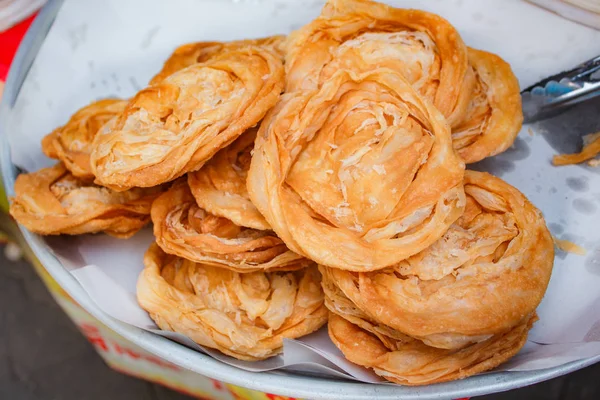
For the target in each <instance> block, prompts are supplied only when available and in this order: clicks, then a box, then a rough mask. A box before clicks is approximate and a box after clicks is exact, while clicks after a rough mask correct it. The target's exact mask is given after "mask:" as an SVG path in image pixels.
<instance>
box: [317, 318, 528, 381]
mask: <svg viewBox="0 0 600 400" xmlns="http://www.w3.org/2000/svg"><path fill="white" fill-rule="evenodd" d="M536 319H537V317H536V316H532V317H531V316H529V317H527V318H525V319H524V320H523V322H521V323H519V324H518V325H517V326H515V327H514V328H512V329H511V330H509V331H508V332H506V333H503V334H499V335H494V336H492V337H491V338H489V339H487V340H484V341H482V342H479V343H476V344H472V345H470V346H467V347H464V348H461V349H459V350H444V349H438V348H435V347H429V346H427V345H425V344H423V342H421V341H419V340H415V339H400V340H397V339H393V338H388V340H386V342H383V341H381V340H380V339H379V338H378V337H377V336H375V335H373V334H371V333H370V332H369V329H368V325H367V328H365V327H359V326H357V325H354V324H353V323H351V322H349V321H347V320H346V319H344V318H342V317H340V316H338V315H336V314H333V313H331V315H330V317H329V324H328V328H329V336H330V337H331V340H332V341H333V342H334V343H335V345H336V346H337V347H338V348H339V349H340V350H341V351H342V353H344V356H345V357H346V358H347V359H348V360H350V361H352V362H354V363H355V364H358V365H362V366H365V367H368V368H372V369H373V370H374V371H375V373H376V374H378V375H380V376H382V377H384V378H385V379H387V380H389V381H392V382H395V383H399V384H401V385H409V386H416V385H428V384H432V383H439V382H446V381H450V380H455V379H464V378H466V377H468V376H471V375H474V374H477V373H480V372H484V371H488V370H490V369H492V368H494V367H497V366H498V365H500V364H501V363H503V362H504V361H506V360H508V359H509V358H511V357H512V356H514V355H515V354H517V352H518V351H519V350H520V349H521V348H522V347H523V345H524V344H525V342H526V341H527V332H528V331H529V329H531V326H532V325H533V323H534V322H535V320H536ZM384 343H385V344H384Z"/></svg>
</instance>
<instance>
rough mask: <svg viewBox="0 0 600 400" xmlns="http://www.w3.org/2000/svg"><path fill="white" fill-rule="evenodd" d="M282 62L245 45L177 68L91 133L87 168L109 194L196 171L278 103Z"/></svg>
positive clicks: (146, 185) (141, 92) (274, 56)
mask: <svg viewBox="0 0 600 400" xmlns="http://www.w3.org/2000/svg"><path fill="white" fill-rule="evenodd" d="M283 78H284V75H283V65H282V62H281V59H280V57H279V56H278V55H277V54H275V53H273V52H272V51H270V50H267V49H265V48H262V47H257V46H246V47H240V48H235V49H233V50H228V51H223V52H221V53H220V54H219V55H218V56H216V57H215V58H212V59H211V60H209V61H207V62H204V63H197V64H193V65H191V66H189V67H187V68H184V69H182V70H179V71H177V72H175V73H174V74H172V75H169V76H168V77H167V78H165V79H164V80H162V81H161V82H159V83H157V84H155V85H151V86H149V87H147V88H146V89H143V90H142V91H140V92H138V93H137V95H136V96H135V97H134V98H133V99H131V100H130V102H129V103H128V104H127V107H126V108H125V111H124V112H123V113H121V114H120V115H119V116H118V117H117V118H116V119H115V120H112V121H111V123H110V124H107V125H105V128H106V129H102V130H101V132H99V134H98V135H97V136H96V139H95V141H94V150H93V152H92V155H91V166H92V171H93V173H94V175H95V176H96V181H97V183H99V184H101V185H103V186H106V187H110V188H112V189H114V190H125V189H128V188H131V187H150V186H155V185H158V184H161V183H163V182H168V181H171V180H173V179H175V178H177V177H179V176H181V175H184V174H185V173H186V172H190V171H195V170H197V169H199V168H200V167H201V166H202V165H203V164H204V163H205V162H206V161H208V160H209V159H210V158H211V157H212V156H213V155H214V154H215V153H217V151H219V150H220V149H221V148H224V147H226V146H227V145H229V144H230V143H231V142H233V141H234V140H235V139H236V138H237V137H238V136H240V135H241V134H242V133H243V132H245V131H246V130H247V129H249V128H250V127H252V126H254V125H256V124H257V123H258V122H259V121H260V120H261V119H262V118H263V116H264V115H265V113H266V112H267V111H268V110H269V109H270V108H271V107H272V106H273V105H274V104H275V103H276V102H277V100H278V98H279V96H280V94H281V91H282V88H283V80H284V79H283Z"/></svg>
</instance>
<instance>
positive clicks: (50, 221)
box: [10, 164, 161, 238]
mask: <svg viewBox="0 0 600 400" xmlns="http://www.w3.org/2000/svg"><path fill="white" fill-rule="evenodd" d="M160 192H161V188H150V189H132V190H128V191H125V192H114V191H112V190H110V189H107V188H104V187H100V186H97V185H94V184H92V183H89V182H86V181H82V180H81V179H79V178H76V177H74V176H73V175H72V174H71V173H70V172H69V171H68V170H67V169H66V168H65V166H64V165H63V164H57V165H55V166H54V167H50V168H44V169H42V170H40V171H37V172H33V173H31V174H21V175H19V176H18V177H17V181H16V183H15V197H14V198H13V199H12V204H11V206H10V214H11V215H12V216H13V217H14V218H15V219H16V220H17V221H18V222H19V223H20V224H22V225H24V226H25V227H26V228H27V229H29V230H30V231H32V232H35V233H39V234H41V235H58V234H69V235H80V234H84V233H96V232H105V233H108V234H109V235H112V236H116V237H120V238H127V237H129V236H131V235H133V234H134V233H135V232H137V231H138V230H140V229H141V228H142V227H143V226H144V225H146V224H147V223H148V222H150V207H151V205H152V201H153V200H154V199H155V198H156V197H157V196H158V195H159V194H160Z"/></svg>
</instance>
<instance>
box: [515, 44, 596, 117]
mask: <svg viewBox="0 0 600 400" xmlns="http://www.w3.org/2000/svg"><path fill="white" fill-rule="evenodd" d="M598 95H600V56H597V57H595V58H592V59H591V60H589V61H586V62H584V63H583V64H580V65H578V66H576V67H575V68H573V69H571V70H569V71H565V72H561V73H560V74H556V75H553V76H550V77H548V78H545V79H543V80H541V81H539V82H538V83H536V84H534V85H532V86H530V87H528V88H526V89H525V90H523V91H522V92H521V99H522V101H523V115H524V117H525V122H534V121H537V120H540V119H544V118H548V117H551V116H553V115H556V114H558V113H560V112H562V111H564V110H566V109H567V108H570V107H571V106H573V105H575V104H577V103H581V102H583V101H586V100H589V99H591V98H594V97H596V96H598Z"/></svg>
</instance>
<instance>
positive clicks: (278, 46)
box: [150, 35, 285, 85]
mask: <svg viewBox="0 0 600 400" xmlns="http://www.w3.org/2000/svg"><path fill="white" fill-rule="evenodd" d="M284 39H285V36H281V35H278V36H269V37H266V38H260V39H247V40H234V41H232V42H196V43H187V44H184V45H182V46H179V47H177V48H176V49H175V51H174V52H173V54H171V55H170V56H169V58H168V59H167V61H165V63H164V65H163V67H162V69H161V70H160V71H159V72H158V74H156V75H155V76H154V77H153V78H152V79H151V80H150V85H154V84H157V83H160V82H161V81H163V80H164V79H165V78H167V77H168V76H169V75H172V74H174V73H175V72H177V71H179V70H181V69H184V68H186V67H189V66H190V65H193V64H197V63H203V62H206V61H210V60H211V59H213V58H215V57H218V56H219V55H220V54H221V53H223V52H224V51H230V50H234V49H240V48H243V47H247V46H259V47H264V48H266V49H269V50H271V51H273V52H275V53H276V54H278V55H279V56H280V57H281V58H282V59H283V48H282V47H283V41H284Z"/></svg>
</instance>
